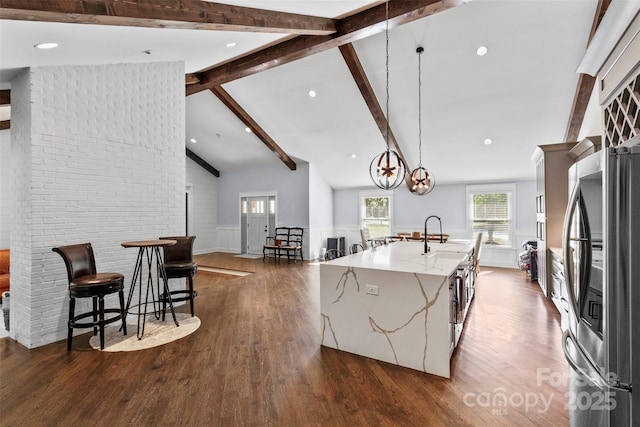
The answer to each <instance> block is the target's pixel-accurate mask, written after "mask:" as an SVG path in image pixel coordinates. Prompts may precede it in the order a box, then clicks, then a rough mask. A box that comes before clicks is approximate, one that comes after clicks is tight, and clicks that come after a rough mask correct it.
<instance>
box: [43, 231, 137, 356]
mask: <svg viewBox="0 0 640 427" xmlns="http://www.w3.org/2000/svg"><path fill="white" fill-rule="evenodd" d="M52 250H53V251H54V252H56V253H58V254H59V255H60V256H61V257H62V259H63V260H64V263H65V266H66V267H67V278H68V281H69V298H70V301H69V321H68V323H67V327H68V330H69V331H68V336H67V351H69V350H71V341H72V339H73V329H74V328H93V335H96V334H97V332H98V329H99V330H100V349H101V350H104V327H105V325H107V324H109V323H112V322H117V321H118V320H122V332H123V333H124V335H127V323H126V316H127V312H126V309H125V305H124V293H123V285H124V276H123V275H122V274H120V273H97V272H96V260H95V258H94V255H93V248H92V247H91V243H82V244H78V245H68V246H59V247H57V248H53V249H52ZM116 292H117V293H118V298H119V300H120V308H106V309H105V308H104V297H105V295H109V294H113V293H116ZM76 298H91V299H92V302H93V309H92V310H91V311H89V312H86V313H82V314H78V315H76V314H75V310H76ZM107 313H115V314H116V315H115V316H113V317H110V318H108V319H105V314H107ZM87 317H93V321H84V322H83V321H82V320H83V319H86V318H87Z"/></svg>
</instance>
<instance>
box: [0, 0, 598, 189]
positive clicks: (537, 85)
mask: <svg viewBox="0 0 640 427" xmlns="http://www.w3.org/2000/svg"><path fill="white" fill-rule="evenodd" d="M219 2H220V3H230V4H236V5H240V6H248V7H257V8H262V9H271V10H277V11H282V12H291V13H300V14H305V15H315V16H323V17H330V18H336V17H340V16H343V15H349V14H351V13H353V11H357V10H361V9H362V8H366V7H370V6H371V5H375V4H379V3H380V2H379V1H374V2H372V1H335V0H323V1H306V0H304V1H303V0H280V1H264V0H261V1H240V0H238V1H230V0H226V1H224V0H220V1H219ZM596 4H597V1H596V0H562V1H558V0H475V1H472V2H469V3H467V4H463V5H461V6H457V7H454V8H452V9H449V10H447V11H444V12H440V13H438V14H435V15H433V16H428V17H425V18H421V19H419V20H417V21H414V22H412V23H409V24H405V25H402V26H399V27H395V28H392V29H391V30H390V32H389V47H390V49H389V62H390V71H389V78H390V84H389V91H390V101H389V122H390V126H391V129H392V130H393V132H394V134H395V136H396V139H397V140H398V143H399V145H400V147H401V149H402V151H403V152H404V154H405V156H406V158H407V160H408V161H409V163H410V165H409V166H410V168H414V167H416V165H417V162H418V112H417V106H418V99H417V93H418V90H417V88H418V82H417V61H418V58H417V54H416V52H415V49H416V47H418V46H423V47H424V48H425V52H424V54H423V56H422V70H423V74H422V76H423V89H422V90H423V114H422V129H423V138H422V140H423V164H424V165H425V166H426V167H427V168H428V169H429V170H430V171H431V172H432V173H433V174H434V175H435V177H436V180H437V182H438V183H453V182H475V181H505V180H517V179H531V178H533V177H534V173H535V171H534V167H533V164H532V162H531V160H530V157H531V154H532V152H533V150H534V148H535V146H536V145H539V144H549V143H556V142H563V138H564V135H565V131H566V127H567V122H568V120H569V115H570V111H571V105H572V102H573V98H574V94H575V90H576V85H577V82H578V75H577V74H576V68H577V66H578V64H579V63H580V60H581V59H582V56H583V54H584V52H585V49H586V46H587V42H588V37H589V33H590V30H591V25H592V22H593V18H594V13H595V9H596ZM285 37H287V35H285V34H268V33H254V32H229V31H207V30H177V29H158V28H133V27H121V26H99V25H87V24H62V23H48V22H27V21H17V20H11V21H10V20H1V21H0V79H1V82H0V83H1V84H2V88H9V87H10V86H9V85H10V79H11V77H12V75H14V74H15V71H16V70H17V69H20V68H24V67H27V66H39V65H63V64H64V65H66V64H98V63H121V62H143V61H166V60H183V61H185V72H186V73H191V72H196V71H199V70H202V69H204V68H208V67H210V66H212V65H215V64H218V63H221V62H224V61H225V60H228V59H230V58H233V57H237V56H239V55H241V54H243V53H246V52H250V51H252V50H255V49H258V48H260V47H262V46H265V45H268V44H270V43H273V42H275V41H276V40H280V39H283V38H285ZM43 41H56V42H58V43H59V44H60V46H59V47H58V48H57V49H53V50H50V51H40V50H37V49H34V48H33V45H35V44H36V43H39V42H43ZM229 42H235V43H236V46H235V47H230V48H229V47H226V44H227V43H229ZM480 45H485V46H487V47H488V48H489V52H488V53H487V55H485V56H483V57H479V56H477V55H476V49H477V48H478V47H479V46H480ZM354 47H355V50H356V53H357V55H358V57H359V59H360V61H361V63H362V65H363V67H364V70H365V72H366V74H367V77H368V79H369V80H370V82H371V85H372V87H373V89H374V91H375V93H376V95H377V98H378V100H379V102H380V104H381V105H382V107H383V109H384V108H385V99H386V97H385V35H384V33H378V34H375V35H372V36H370V37H367V38H364V39H361V40H358V41H356V42H355V43H354ZM144 50H151V54H145V53H143V51H144ZM222 87H223V88H224V89H225V90H226V91H227V92H228V93H229V94H230V95H231V96H232V97H233V98H234V99H235V100H236V101H237V102H238V103H239V104H240V105H241V106H242V108H243V109H244V110H246V111H247V113H249V115H251V117H252V118H253V119H254V120H255V121H256V122H257V123H258V124H259V125H260V126H261V127H262V128H263V129H264V130H265V131H266V133H267V134H268V135H269V136H270V137H271V138H272V139H273V140H274V141H275V142H276V143H277V144H278V145H279V146H280V147H281V148H282V149H283V150H284V151H285V152H286V153H287V154H288V155H289V156H291V157H292V158H294V160H295V161H296V162H300V161H304V162H309V163H312V164H314V165H315V166H316V167H317V170H318V171H319V172H320V173H321V174H322V176H323V177H324V178H325V180H326V181H327V182H328V183H329V184H330V185H331V186H332V187H334V188H352V187H365V186H371V185H372V184H371V181H370V178H369V175H368V169H369V162H370V161H371V159H372V158H373V156H374V155H375V154H377V153H379V152H381V151H382V150H383V149H384V147H385V142H384V140H383V138H382V136H381V134H380V131H379V130H378V128H377V125H376V122H375V120H374V119H373V118H372V115H371V113H370V112H369V109H368V108H367V105H366V103H365V102H364V100H363V98H362V96H361V94H360V92H359V90H358V88H357V86H356V84H355V82H354V80H353V77H352V76H351V73H350V72H349V69H348V68H347V66H346V64H345V61H344V59H343V58H342V55H341V54H340V51H339V50H338V49H337V48H333V49H330V50H327V51H325V52H322V53H318V54H315V55H312V56H308V57H306V58H303V59H299V60H297V61H294V62H290V63H287V64H284V65H281V66H277V67H274V68H271V69H268V70H266V71H263V72H260V73H257V74H253V75H250V76H248V77H244V78H240V79H238V80H234V81H231V82H229V83H225V84H223V85H222ZM310 89H313V90H315V91H316V92H317V96H316V97H315V98H310V97H309V96H308V91H309V90H310ZM186 114H187V117H186V124H187V128H186V135H185V144H186V145H187V147H188V148H189V149H191V150H192V151H194V152H195V153H196V154H197V155H199V156H200V157H202V158H203V159H204V160H206V161H207V162H208V163H210V164H211V165H212V166H214V167H215V168H216V169H218V170H219V171H220V172H221V173H222V174H224V173H225V171H229V170H237V169H241V168H247V167H257V166H261V165H271V166H273V167H282V168H286V167H287V166H286V165H285V164H284V163H283V162H281V161H280V159H279V158H278V157H276V156H275V155H274V153H273V152H272V151H270V150H269V149H268V148H267V147H266V146H265V145H264V144H263V143H262V142H261V141H260V140H259V139H258V138H257V137H256V136H255V135H254V134H250V133H247V132H245V125H244V124H243V123H242V122H241V121H240V120H239V119H238V118H237V117H236V116H235V115H234V114H233V113H231V112H230V111H229V110H228V109H227V107H225V106H224V105H223V104H222V102H221V101H219V100H218V98H217V97H216V96H215V95H214V94H213V93H211V92H210V91H203V92H199V93H197V94H194V95H190V96H188V97H187V99H186ZM191 138H195V139H196V140H197V143H195V144H194V143H191V142H190V139H191ZM487 138H491V139H492V140H493V144H491V145H485V144H484V143H483V141H484V140H485V139H487ZM352 154H355V155H357V157H356V158H355V159H353V158H351V155H352Z"/></svg>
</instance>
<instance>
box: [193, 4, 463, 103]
mask: <svg viewBox="0 0 640 427" xmlns="http://www.w3.org/2000/svg"><path fill="white" fill-rule="evenodd" d="M462 3H463V0H441V1H437V0H403V1H390V2H389V28H393V27H396V26H399V25H403V24H407V23H409V22H413V21H415V20H417V19H420V18H424V17H425V16H428V15H433V14H435V13H438V12H441V11H443V10H446V9H449V8H452V7H455V6H458V5H460V4H462ZM385 21H386V11H385V4H381V5H378V6H375V7H372V8H370V9H366V10H364V11H362V12H360V13H356V14H355V15H352V16H349V17H346V18H344V19H341V20H339V21H338V22H337V23H336V28H337V31H336V32H335V33H334V34H331V35H328V36H298V37H294V38H292V39H289V40H286V41H284V42H282V43H278V44H275V45H273V46H270V47H268V48H266V49H263V50H260V51H258V52H254V53H251V54H249V55H246V56H243V57H241V58H237V59H235V60H232V61H230V62H227V63H224V64H221V65H219V66H216V67H214V68H211V69H209V70H205V71H203V72H201V73H197V75H198V78H199V79H200V83H198V84H192V85H189V86H187V89H186V91H187V95H192V94H194V93H197V92H200V91H203V90H206V89H209V88H211V87H213V86H219V85H221V84H223V83H228V82H230V81H233V80H237V79H239V78H242V77H246V76H250V75H252V74H255V73H258V72H261V71H265V70H268V69H270V68H274V67H277V66H279V65H283V64H287V63H289V62H292V61H295V60H298V59H301V58H305V57H307V56H310V55H314V54H316V53H319V52H323V51H326V50H328V49H332V48H335V47H339V46H341V45H343V44H347V43H352V42H354V41H356V40H360V39H362V38H365V37H368V36H371V35H373V34H377V33H380V32H383V31H384V30H385V27H386V22H385Z"/></svg>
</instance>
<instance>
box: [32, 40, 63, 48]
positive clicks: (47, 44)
mask: <svg viewBox="0 0 640 427" xmlns="http://www.w3.org/2000/svg"><path fill="white" fill-rule="evenodd" d="M33 47H35V48H38V49H53V48H55V47H58V43H53V42H51V43H38V44H37V45H35V46H33Z"/></svg>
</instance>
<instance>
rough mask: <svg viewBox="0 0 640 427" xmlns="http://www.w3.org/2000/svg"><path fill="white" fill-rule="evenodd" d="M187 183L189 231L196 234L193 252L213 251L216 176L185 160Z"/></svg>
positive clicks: (215, 217) (215, 215)
mask: <svg viewBox="0 0 640 427" xmlns="http://www.w3.org/2000/svg"><path fill="white" fill-rule="evenodd" d="M186 162H187V164H186V175H187V178H186V179H187V185H190V186H191V194H190V195H189V199H190V204H191V207H190V208H191V210H192V213H193V215H191V218H190V221H191V224H190V225H189V228H190V233H191V234H193V235H194V236H196V240H195V242H194V245H193V252H194V253H196V254H202V253H208V252H214V251H215V250H216V248H217V246H218V245H217V243H216V242H217V240H216V227H217V224H218V178H216V177H215V176H213V175H212V174H211V173H209V172H208V171H206V170H205V169H204V168H202V166H200V165H198V164H197V163H196V162H194V161H193V160H191V159H189V158H187V160H186Z"/></svg>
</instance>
